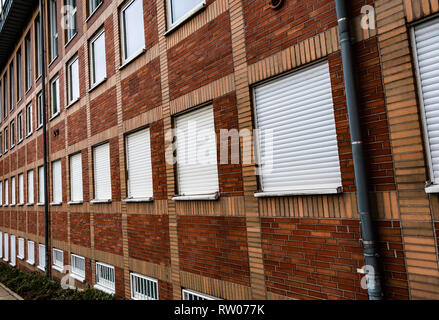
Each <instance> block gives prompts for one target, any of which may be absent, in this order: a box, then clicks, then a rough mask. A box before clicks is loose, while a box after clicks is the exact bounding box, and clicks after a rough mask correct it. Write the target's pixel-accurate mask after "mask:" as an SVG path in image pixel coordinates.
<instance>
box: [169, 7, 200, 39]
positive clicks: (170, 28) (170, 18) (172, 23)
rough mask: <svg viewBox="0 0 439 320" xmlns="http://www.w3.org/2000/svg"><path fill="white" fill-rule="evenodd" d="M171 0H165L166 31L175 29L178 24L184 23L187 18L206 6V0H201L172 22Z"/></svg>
mask: <svg viewBox="0 0 439 320" xmlns="http://www.w3.org/2000/svg"><path fill="white" fill-rule="evenodd" d="M172 1H173V0H166V22H167V30H168V31H167V32H171V31H173V30H174V29H176V28H177V27H178V26H180V25H182V24H184V23H185V22H186V21H187V20H189V19H190V18H191V17H192V16H193V15H195V14H196V13H197V12H199V11H200V10H202V9H204V8H205V7H206V5H207V4H206V0H202V1H201V2H200V3H199V4H198V5H196V6H195V7H193V8H192V9H191V10H189V11H188V12H187V13H186V14H185V15H183V16H182V17H181V18H180V19H178V20H177V21H175V22H173V21H172V20H173V17H172Z"/></svg>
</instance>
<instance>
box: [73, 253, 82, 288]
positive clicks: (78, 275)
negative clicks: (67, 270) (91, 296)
mask: <svg viewBox="0 0 439 320" xmlns="http://www.w3.org/2000/svg"><path fill="white" fill-rule="evenodd" d="M71 262H72V269H71V276H72V278H74V279H76V280H78V281H81V282H83V281H85V258H84V257H81V256H78V255H76V254H72V255H71Z"/></svg>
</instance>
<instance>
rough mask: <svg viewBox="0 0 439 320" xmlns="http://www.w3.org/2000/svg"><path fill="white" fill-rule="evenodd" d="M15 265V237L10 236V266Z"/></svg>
mask: <svg viewBox="0 0 439 320" xmlns="http://www.w3.org/2000/svg"><path fill="white" fill-rule="evenodd" d="M16 263H17V253H16V244H15V236H14V235H11V265H12V266H15V265H16Z"/></svg>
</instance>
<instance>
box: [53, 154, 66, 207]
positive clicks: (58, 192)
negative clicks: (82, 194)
mask: <svg viewBox="0 0 439 320" xmlns="http://www.w3.org/2000/svg"><path fill="white" fill-rule="evenodd" d="M58 165H59V172H55V166H58ZM57 181H58V182H59V185H58V184H57ZM62 183H63V181H62V162H61V160H56V161H53V162H52V196H53V199H52V203H51V205H60V204H62V192H63V187H62ZM56 196H58V198H55V197H56Z"/></svg>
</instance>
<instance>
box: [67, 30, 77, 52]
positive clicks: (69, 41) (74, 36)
mask: <svg viewBox="0 0 439 320" xmlns="http://www.w3.org/2000/svg"><path fill="white" fill-rule="evenodd" d="M77 35H78V31H76V32H75V34H74V35H73V36H72V37H71V38H70V39H69V40H68V41H67V42H66V44H65V45H64V48H67V47H68V46H69V44H70V43H71V42H72V41H73V39H75V38H76V36H77Z"/></svg>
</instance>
